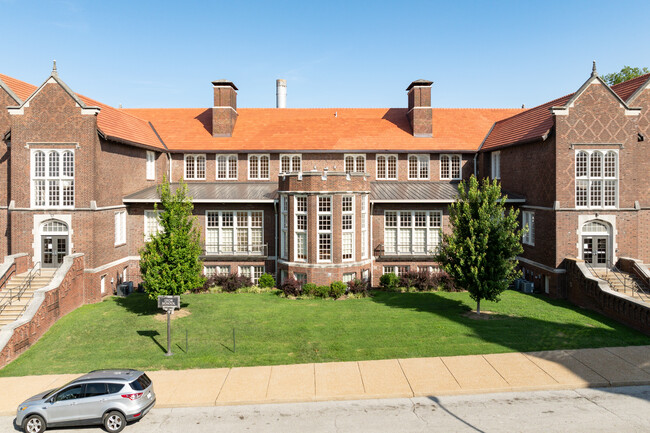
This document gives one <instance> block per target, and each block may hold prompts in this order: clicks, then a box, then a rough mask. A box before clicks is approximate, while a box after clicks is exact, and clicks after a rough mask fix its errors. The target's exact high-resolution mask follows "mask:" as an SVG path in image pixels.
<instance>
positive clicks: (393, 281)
mask: <svg viewBox="0 0 650 433" xmlns="http://www.w3.org/2000/svg"><path fill="white" fill-rule="evenodd" d="M398 283H399V277H398V276H397V275H395V274H394V273H392V272H390V273H388V274H384V275H382V276H381V278H379V285H380V286H381V287H382V288H383V289H384V290H388V291H391V292H394V291H396V290H397V284H398Z"/></svg>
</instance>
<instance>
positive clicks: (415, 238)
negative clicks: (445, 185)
mask: <svg viewBox="0 0 650 433" xmlns="http://www.w3.org/2000/svg"><path fill="white" fill-rule="evenodd" d="M441 230H442V211H385V212H384V253H385V254H386V255H400V254H406V255H432V254H435V253H436V251H437V249H438V246H439V244H440V231H441Z"/></svg>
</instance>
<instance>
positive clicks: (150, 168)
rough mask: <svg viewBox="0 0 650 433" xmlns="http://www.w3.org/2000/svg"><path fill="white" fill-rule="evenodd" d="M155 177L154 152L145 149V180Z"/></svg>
mask: <svg viewBox="0 0 650 433" xmlns="http://www.w3.org/2000/svg"><path fill="white" fill-rule="evenodd" d="M155 179H156V153H155V152H153V151H151V150H147V180H155Z"/></svg>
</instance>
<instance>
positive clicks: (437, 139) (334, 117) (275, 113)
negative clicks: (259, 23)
mask: <svg viewBox="0 0 650 433" xmlns="http://www.w3.org/2000/svg"><path fill="white" fill-rule="evenodd" d="M122 111H125V112H128V113H130V114H133V115H134V116H137V117H140V118H142V119H146V120H149V121H150V122H151V123H152V124H153V125H154V127H155V128H156V131H157V132H158V134H159V135H160V136H161V138H162V140H163V141H164V142H165V145H166V146H167V147H168V148H169V149H170V150H176V151H181V152H182V151H217V152H218V151H271V150H279V151H282V150H287V151H290V150H296V149H300V150H328V151H337V150H340V151H353V150H358V151H382V150H384V151H408V150H413V151H423V150H436V151H476V150H477V149H478V147H479V145H480V144H481V142H482V141H483V139H484V138H485V136H486V134H487V133H488V131H489V130H490V128H491V127H492V125H493V124H494V122H495V121H497V120H500V119H503V118H506V117H509V116H512V115H513V114H515V113H518V112H520V111H521V109H474V108H470V109H445V108H434V109H433V134H434V137H433V138H415V137H413V135H412V133H411V127H410V125H409V121H408V118H407V117H406V112H407V110H406V108H388V109H387V108H327V109H325V108H316V109H299V108H283V109H277V108H240V109H238V110H237V112H238V113H239V117H238V118H237V123H236V125H235V130H234V132H233V136H232V137H226V138H224V137H218V138H214V137H212V132H211V131H212V114H211V109H209V108H208V109H206V108H167V109H165V108H153V109H123V110H122Z"/></svg>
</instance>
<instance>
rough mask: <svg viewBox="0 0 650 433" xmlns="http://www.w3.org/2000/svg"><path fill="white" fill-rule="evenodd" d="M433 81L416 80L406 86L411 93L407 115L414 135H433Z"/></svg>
mask: <svg viewBox="0 0 650 433" xmlns="http://www.w3.org/2000/svg"><path fill="white" fill-rule="evenodd" d="M432 84H433V81H427V80H415V81H413V82H412V83H411V84H409V86H408V87H407V88H406V91H407V92H408V95H409V109H408V112H407V114H406V115H407V116H408V118H409V121H410V122H411V128H412V129H413V136H414V137H433V117H432V113H433V112H432V110H431V85H432Z"/></svg>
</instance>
